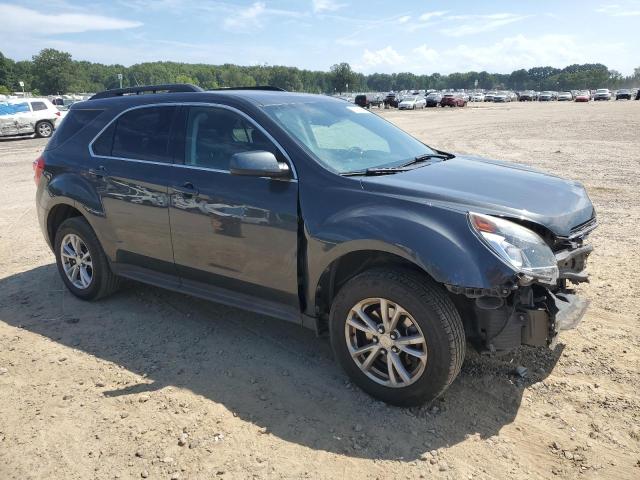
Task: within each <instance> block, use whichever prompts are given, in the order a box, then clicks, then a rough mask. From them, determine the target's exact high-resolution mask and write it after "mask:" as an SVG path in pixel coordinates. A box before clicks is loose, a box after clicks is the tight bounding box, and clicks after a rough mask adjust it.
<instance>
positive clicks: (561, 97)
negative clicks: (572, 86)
mask: <svg viewBox="0 0 640 480" xmlns="http://www.w3.org/2000/svg"><path fill="white" fill-rule="evenodd" d="M571 100H573V95H571V92H560V93H558V101H559V102H570V101H571Z"/></svg>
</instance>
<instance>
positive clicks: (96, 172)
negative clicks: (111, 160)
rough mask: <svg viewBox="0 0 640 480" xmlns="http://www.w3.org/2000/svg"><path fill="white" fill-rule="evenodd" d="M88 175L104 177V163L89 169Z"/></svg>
mask: <svg viewBox="0 0 640 480" xmlns="http://www.w3.org/2000/svg"><path fill="white" fill-rule="evenodd" d="M89 175H93V176H95V177H106V176H107V169H106V168H105V167H104V165H98V166H97V167H96V168H90V169H89Z"/></svg>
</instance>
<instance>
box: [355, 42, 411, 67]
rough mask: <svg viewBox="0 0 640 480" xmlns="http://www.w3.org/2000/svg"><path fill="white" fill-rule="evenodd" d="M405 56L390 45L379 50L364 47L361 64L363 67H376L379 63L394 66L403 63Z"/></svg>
mask: <svg viewBox="0 0 640 480" xmlns="http://www.w3.org/2000/svg"><path fill="white" fill-rule="evenodd" d="M404 61H405V58H404V57H403V56H402V55H400V54H399V53H398V52H396V51H395V50H394V49H393V48H392V47H391V46H388V47H385V48H382V49H380V50H375V51H373V52H372V51H371V50H369V49H365V51H364V53H363V54H362V66H363V67H364V68H370V67H377V66H379V65H389V66H394V65H398V64H403V63H404Z"/></svg>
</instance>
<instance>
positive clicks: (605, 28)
mask: <svg viewBox="0 0 640 480" xmlns="http://www.w3.org/2000/svg"><path fill="white" fill-rule="evenodd" d="M639 46H640V0H595V1H558V0H556V1H547V0H538V1H513V0H511V1H498V0H493V1H485V2H470V1H468V2H463V1H455V0H454V1H401V0H396V1H389V0H384V1H365V0H297V1H294V0H243V1H230V0H228V1H207V0H111V1H97V2H88V1H80V0H47V1H46V2H43V1H41V0H38V1H32V0H23V1H21V2H4V1H3V0H0V51H1V52H3V53H4V54H5V55H6V56H9V57H11V58H14V59H27V58H30V57H31V56H32V55H34V54H36V53H37V52H38V51H39V50H40V49H42V48H45V47H53V48H58V49H62V50H65V51H68V52H70V53H71V54H72V55H73V57H74V58H75V59H77V60H91V61H99V62H103V63H121V64H124V65H131V64H134V63H139V62H143V61H153V60H173V61H182V62H192V63H212V64H221V63H236V64H241V65H255V64H269V65H291V66H297V67H300V68H308V69H319V70H327V69H328V68H329V67H330V66H331V65H332V64H334V63H337V62H341V61H346V62H349V63H350V64H351V65H352V66H353V67H354V68H355V69H356V70H358V71H361V72H363V73H372V72H385V73H390V72H400V71H412V72H414V73H433V72H440V73H450V72H454V71H468V70H488V71H490V72H511V71H512V70H514V69H517V68H530V67H533V66H541V65H552V66H556V67H563V66H566V65H568V64H571V63H585V62H601V63H604V64H605V65H607V66H608V67H609V68H614V69H616V70H619V71H620V72H622V73H623V74H630V73H631V72H632V71H633V68H634V67H638V66H640V55H639V49H638V47H639Z"/></svg>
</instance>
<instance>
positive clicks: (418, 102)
mask: <svg viewBox="0 0 640 480" xmlns="http://www.w3.org/2000/svg"><path fill="white" fill-rule="evenodd" d="M426 106H427V102H426V100H425V99H424V97H422V96H420V95H412V96H408V97H405V98H404V99H403V100H402V101H401V102H400V103H399V104H398V109H399V110H416V109H418V108H424V107H426Z"/></svg>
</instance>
